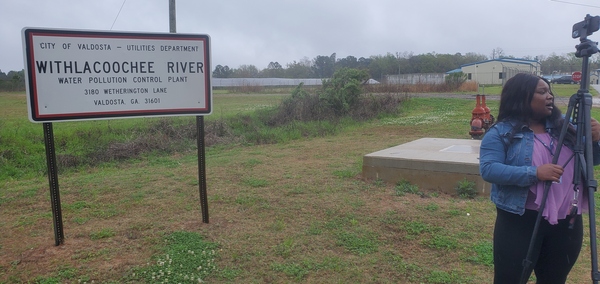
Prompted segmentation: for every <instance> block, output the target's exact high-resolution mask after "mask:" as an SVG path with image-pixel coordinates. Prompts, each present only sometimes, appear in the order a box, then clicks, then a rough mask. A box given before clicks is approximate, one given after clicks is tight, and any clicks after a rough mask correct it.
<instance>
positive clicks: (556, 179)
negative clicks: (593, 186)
mask: <svg viewBox="0 0 600 284" xmlns="http://www.w3.org/2000/svg"><path fill="white" fill-rule="evenodd" d="M497 119H498V121H497V123H496V124H495V125H494V126H492V127H491V128H490V129H489V130H488V131H487V133H486V134H485V136H484V138H483V140H482V141H481V149H480V165H479V167H480V172H481V176H482V178H483V179H484V180H485V181H487V182H490V183H491V184H492V191H491V200H492V201H493V202H494V203H495V204H496V210H497V216H496V224H495V227H494V283H510V284H514V283H519V282H520V278H521V272H522V270H523V260H524V259H525V258H526V256H527V251H528V248H529V243H530V241H531V237H532V233H533V228H534V225H535V221H536V218H537V215H538V209H539V207H540V204H541V203H542V195H543V191H544V184H545V183H546V181H551V182H552V183H551V187H550V190H549V192H548V196H547V199H546V205H545V208H544V211H543V214H542V216H543V218H542V220H541V223H540V227H539V231H538V232H537V234H536V241H535V246H534V248H533V251H532V252H533V253H532V255H531V257H530V259H529V260H530V261H531V262H532V263H531V265H530V266H529V267H530V269H529V271H525V273H526V274H527V275H530V274H531V272H532V271H531V270H533V271H535V275H536V278H537V283H565V281H566V279H567V275H568V274H569V271H570V270H571V268H572V267H573V265H574V264H575V261H576V260H577V257H578V256H579V251H580V250H581V244H582V241H583V224H582V219H581V214H582V210H587V204H588V203H587V188H586V189H583V188H582V187H583V183H581V182H580V183H579V185H578V186H574V184H573V169H574V159H572V157H573V151H572V146H573V144H574V142H575V131H574V128H573V126H572V125H570V126H569V131H568V133H567V134H566V137H565V139H564V140H565V141H564V144H563V145H557V143H558V136H559V135H560V132H561V129H562V125H563V123H565V119H564V117H563V116H562V115H561V112H560V110H559V109H558V108H557V107H556V106H555V104H554V96H553V94H552V91H551V89H550V85H549V83H548V81H547V80H546V79H543V78H540V77H538V76H535V75H532V74H525V73H520V74H517V75H515V76H514V77H512V78H510V79H509V80H508V81H507V82H506V84H505V85H504V87H503V89H502V94H501V96H500V107H499V113H498V116H497ZM590 125H591V128H592V141H594V142H593V145H594V146H593V149H594V151H593V152H594V153H593V155H594V164H598V162H600V146H599V145H598V143H597V141H598V140H599V139H600V124H599V123H598V121H596V120H595V119H591V124H590ZM558 147H561V150H560V155H559V157H558V163H557V164H553V163H552V161H553V156H554V154H555V153H557V151H556V149H557V148H558Z"/></svg>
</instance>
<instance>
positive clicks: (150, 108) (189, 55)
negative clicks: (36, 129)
mask: <svg viewBox="0 0 600 284" xmlns="http://www.w3.org/2000/svg"><path fill="white" fill-rule="evenodd" d="M22 40H23V52H24V56H23V57H24V61H25V77H26V78H25V79H26V89H27V103H28V114H29V120H30V121H31V122H36V123H41V122H62V121H75V120H94V119H115V118H125V117H154V116H184V115H194V116H197V115H209V114H211V112H212V101H213V100H212V86H211V78H212V76H211V72H212V70H211V67H212V66H211V65H212V64H211V56H210V37H209V36H208V35H204V34H180V33H141V32H121V31H87V30H66V29H45V28H29V27H26V28H23V30H22ZM98 40H100V41H102V42H104V44H103V45H102V44H98V43H90V44H87V43H85V42H86V41H89V42H98ZM77 42H79V43H77ZM82 42H83V43H82ZM36 45H37V46H36ZM44 45H45V46H44ZM43 46H44V47H46V49H48V50H45V49H43V48H42V47H43ZM50 48H52V49H50ZM82 48H83V50H82ZM128 48H130V49H129V50H127V49H128ZM200 51H201V52H200ZM71 55H72V56H74V57H75V59H73V58H71V57H69V56H71ZM88 56H89V57H88ZM161 56H162V57H161ZM130 58H133V59H130ZM173 58H174V59H173ZM36 60H37V61H36ZM127 60H133V61H127ZM134 60H138V61H139V62H138V61H134ZM40 62H42V63H43V64H45V65H43V66H45V67H44V69H41V66H42V63H40ZM161 62H162V63H163V64H161ZM54 64H55V65H54ZM52 66H54V69H50V68H52ZM61 68H62V71H63V72H62V74H61V73H60V71H61ZM125 68H129V69H128V70H127V71H128V72H127V74H126V73H125V70H126V69H125ZM50 70H52V71H53V72H49V71H50ZM41 71H44V72H41ZM67 71H69V72H67ZM120 71H122V72H120ZM133 71H136V72H142V71H143V72H145V74H142V75H140V78H141V76H146V75H147V76H148V77H146V78H150V76H151V77H152V78H157V79H153V80H152V81H153V82H152V83H146V82H133V79H129V77H130V76H135V75H134V72H133ZM98 73H101V75H96V74H98ZM119 73H120V74H119ZM136 74H137V73H136ZM61 75H62V76H64V77H62V80H63V81H61V79H60V78H61V77H60V76H61ZM184 75H185V76H184ZM114 78H116V79H114ZM86 79H87V81H86ZM111 79H112V81H113V82H106V81H107V80H109V81H110V80H111ZM118 79H120V81H119V80H118ZM163 79H164V81H163ZM64 80H67V81H64ZM102 80H104V82H103V81H102ZM148 80H149V79H148ZM176 80H180V81H176ZM123 81H124V82H123ZM139 81H142V80H139ZM158 81H160V83H158ZM61 82H62V83H61ZM64 82H66V83H64ZM90 86H92V87H90ZM87 89H90V90H92V91H91V92H92V93H93V94H91V95H88V94H87V93H86V92H87ZM135 90H142V92H144V91H145V94H141V93H140V92H136V91H135ZM151 90H152V92H151ZM170 90H175V91H170ZM153 92H154V93H153ZM157 92H158V93H157ZM161 92H162V93H161ZM107 94H108V95H107ZM149 96H150V97H149ZM169 99H170V101H169ZM135 100H137V104H134V102H135ZM48 102H51V103H48ZM53 102H57V103H54V104H53ZM88 102H89V104H91V105H88V104H87V103H88ZM162 102H166V103H163V104H162V105H161V103H162ZM49 105H50V107H49ZM52 107H55V108H56V110H53V109H52ZM48 109H50V111H48Z"/></svg>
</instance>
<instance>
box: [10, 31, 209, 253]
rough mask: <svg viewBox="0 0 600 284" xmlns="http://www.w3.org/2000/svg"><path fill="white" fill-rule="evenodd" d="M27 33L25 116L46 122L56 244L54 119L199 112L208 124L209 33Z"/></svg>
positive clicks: (58, 241) (24, 35)
mask: <svg viewBox="0 0 600 284" xmlns="http://www.w3.org/2000/svg"><path fill="white" fill-rule="evenodd" d="M22 39H23V52H24V60H25V79H26V90H27V109H28V116H29V120H30V121H31V122H35V123H43V124H44V138H45V143H46V158H47V163H48V179H49V184H50V197H51V203H52V215H53V219H54V233H55V240H56V241H55V244H56V245H57V246H58V245H60V244H62V243H63V242H64V233H63V232H64V231H63V228H62V225H63V224H62V213H61V205H60V194H59V186H58V174H57V169H56V159H55V156H56V155H55V149H54V136H53V130H52V122H62V121H73V120H95V119H116V118H122V117H153V116H182V115H195V116H197V120H198V122H200V123H199V126H201V127H202V128H203V124H202V123H203V115H208V114H210V113H211V111H212V87H211V75H210V73H211V64H210V53H209V52H210V38H209V36H208V35H198V34H175V33H168V34H165V33H126V32H112V31H81V30H61V29H41V28H24V29H23V30H22ZM202 130H203V129H202ZM200 135H201V136H200ZM199 136H200V137H199V138H198V141H199V142H198V147H199V153H200V151H202V156H201V157H199V165H201V171H200V179H201V180H200V185H201V187H200V195H201V199H202V207H203V213H204V214H203V215H204V216H203V217H204V221H205V222H206V223H208V209H207V208H208V204H205V203H207V202H206V200H207V198H206V178H205V176H203V174H204V156H203V155H204V153H203V152H204V143H203V142H204V132H201V133H199ZM200 141H201V142H200ZM200 148H202V149H201V150H200Z"/></svg>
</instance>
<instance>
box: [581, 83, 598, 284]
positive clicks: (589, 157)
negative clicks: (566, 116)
mask: <svg viewBox="0 0 600 284" xmlns="http://www.w3.org/2000/svg"><path fill="white" fill-rule="evenodd" d="M584 101H585V107H584V117H585V120H583V121H582V122H585V126H584V129H585V137H586V139H585V157H586V158H585V160H586V161H587V162H586V163H585V176H584V177H585V178H584V185H585V186H586V187H587V189H588V204H589V206H588V207H589V226H590V253H591V259H592V281H593V283H598V281H599V280H600V275H599V274H600V273H599V272H598V248H597V242H596V213H595V211H596V205H595V203H596V202H595V200H594V194H595V192H596V188H597V187H598V184H597V181H596V180H595V179H594V163H593V161H594V156H593V146H592V143H593V142H592V127H591V122H590V121H591V118H592V115H591V108H592V96H591V95H590V94H589V93H586V94H585V97H584Z"/></svg>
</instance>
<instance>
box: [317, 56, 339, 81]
mask: <svg viewBox="0 0 600 284" xmlns="http://www.w3.org/2000/svg"><path fill="white" fill-rule="evenodd" d="M335 56H336V55H335V53H333V54H331V56H323V55H319V56H317V57H315V59H314V60H313V65H312V69H313V73H314V74H315V75H316V76H317V78H331V76H333V72H334V71H335Z"/></svg>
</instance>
